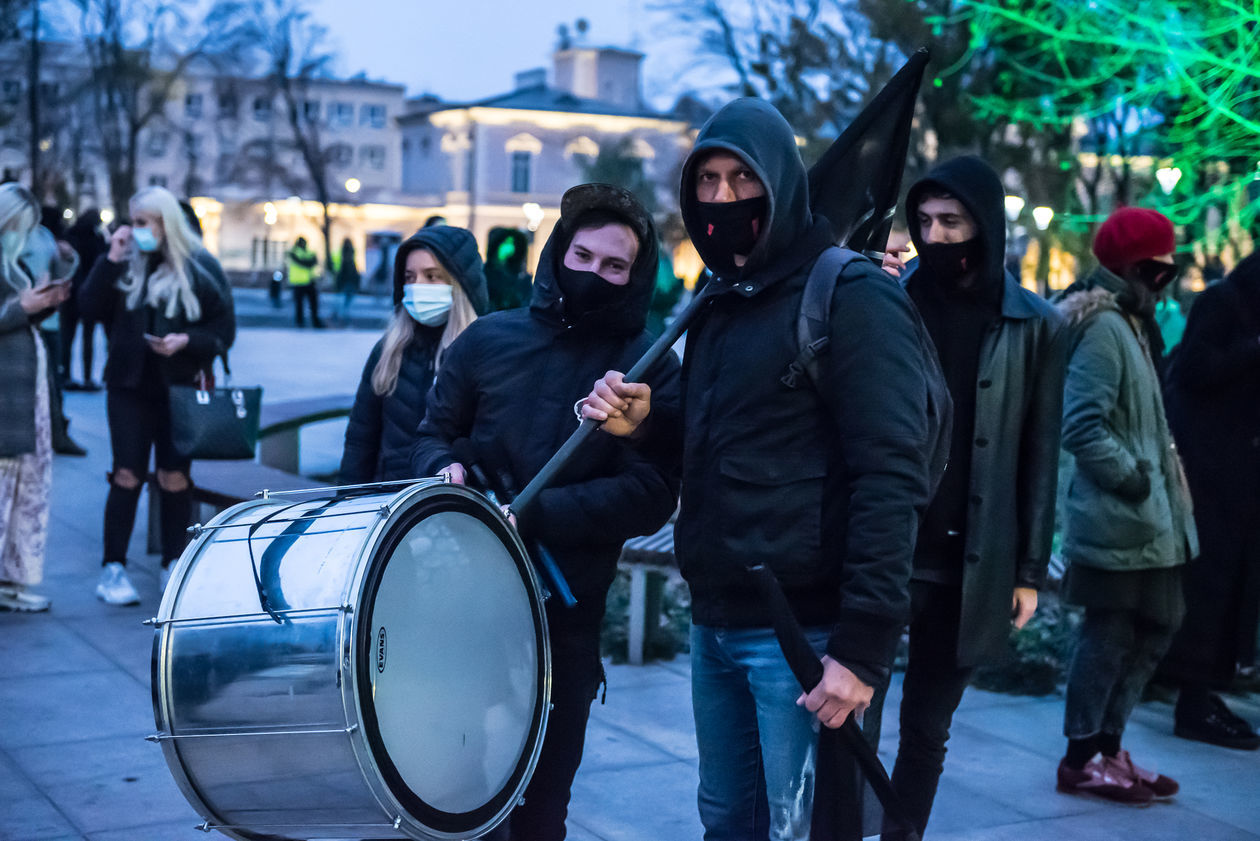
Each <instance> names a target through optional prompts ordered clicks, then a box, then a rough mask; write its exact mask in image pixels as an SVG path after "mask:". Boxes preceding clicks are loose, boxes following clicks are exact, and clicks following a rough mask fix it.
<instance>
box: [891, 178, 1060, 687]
mask: <svg viewBox="0 0 1260 841" xmlns="http://www.w3.org/2000/svg"><path fill="white" fill-rule="evenodd" d="M929 190H940V191H944V192H947V193H949V194H950V195H952V196H954V197H955V198H956V199H958V200H959V201H960V202H961V203H962V204H963V206H964V207H965V208H966V209H967V212H968V213H970V214H971V218H972V219H973V220H975V222H976V226H977V236H978V238H979V240H980V248H981V253H982V257H981V259H980V261H979V267H978V270H977V275H978V276H977V278H976V287H977V288H978V289H979V290H981V292H980V295H982V296H984V298H985V300H986V303H984V304H982V305H981V306H984V307H988V306H990V305H991V306H992V316H991V318H989V319H988V325H987V328H986V329H985V330H984V333H983V337H982V339H981V341H980V345H979V357H978V360H977V362H978V364H977V365H976V367H975V369H974V370H972V371H970V372H969V374H968V378H967V381H966V382H963V381H961V380H962V379H964V378H962V377H960V376H958V373H959V372H958V371H957V370H954V371H953V372H951V371H949V370H947V377H948V379H949V381H950V391H951V396H953V398H954V409H955V413H954V439H953V444H952V446H951V448H950V449H951V451H950V461H949V468H948V469H947V471H946V475H945V479H944V480H943V482H942V485H941V488H940V489H939V490H938V492H937V496H936V498H935V499H934V500H933V502H932V505H931V506H930V507H929V509H928V512H927V514H926V516H925V517H924V522H923V534H921V535H920V538H919V543H918V546H917V547H916V576H917V577H924V578H930V577H931V575H932V573H930V572H928V570H927V569H923V567H927V566H934V564H932V565H930V564H925V563H924V561H925V560H927V559H926V558H925V557H924V554H923V553H924V552H925V551H932V550H933V549H934V548H935V547H939V546H941V545H944V544H945V543H946V536H945V534H944V531H945V529H947V528H952V529H957V530H958V531H960V532H961V538H960V539H961V550H962V552H961V569H960V570H957V571H954V572H956V573H958V574H960V576H961V587H962V610H961V615H960V622H959V638H958V649H957V656H958V664H959V665H960V666H964V667H966V666H973V665H976V664H977V663H979V662H980V661H982V660H984V659H987V658H990V657H993V656H996V655H999V654H1000V653H1001V652H1002V651H1004V650H1005V645H1006V641H1007V638H1008V637H1009V635H1010V613H1011V593H1012V591H1013V589H1014V588H1015V587H1030V588H1039V587H1040V586H1041V585H1042V584H1043V582H1044V580H1045V570H1046V566H1047V563H1048V561H1049V557H1050V546H1051V541H1052V538H1053V535H1054V513H1055V492H1056V488H1057V485H1058V472H1059V471H1058V458H1059V428H1060V420H1061V418H1062V403H1063V377H1064V371H1065V366H1066V339H1067V336H1066V333H1065V332H1064V330H1063V318H1062V316H1060V315H1059V314H1058V312H1056V311H1055V309H1054V307H1052V306H1051V305H1050V304H1049V303H1048V302H1046V301H1045V300H1043V299H1042V298H1041V296H1039V295H1037V294H1035V293H1033V292H1030V291H1029V290H1027V289H1024V288H1023V287H1022V286H1020V285H1019V283H1018V282H1017V281H1016V280H1015V278H1014V277H1013V276H1011V274H1010V273H1009V272H1007V271H1006V269H1005V267H1004V257H1005V253H1006V220H1005V216H1004V204H1003V197H1004V195H1005V190H1004V189H1003V188H1002V182H1001V181H1000V180H999V179H998V176H997V173H995V172H994V171H993V169H992V168H991V167H989V165H988V164H986V163H985V162H984V161H982V160H980V159H979V158H976V157H972V156H967V157H962V158H955V159H953V160H950V161H947V162H945V163H943V164H941V165H940V166H938V167H936V168H935V169H933V170H932V171H931V172H929V173H928V175H927V176H926V177H925V178H924V179H923V180H921V181H919V182H917V183H916V184H914V186H912V187H911V188H910V191H909V194H908V197H907V200H906V216H907V219H906V224H907V227H908V230H909V231H910V233H911V237H912V238H913V239H914V242H915V245H916V246H920V245H921V239H920V231H919V224H918V221H917V219H916V215H917V211H918V208H919V205H920V204H921V203H922V201H923V196H924V193H925V192H927V191H929ZM902 283H903V284H904V285H905V287H906V290H907V291H908V292H909V293H910V296H911V298H913V299H914V300H915V301H916V302H917V301H920V300H921V299H923V298H924V297H926V296H930V295H932V294H933V293H936V291H937V290H936V289H933V288H931V287H930V286H929V285H930V284H934V283H935V279H934V278H932V277H930V276H929V275H928V274H927V272H926V270H925V269H924V267H923V264H922V263H918V264H917V265H916V266H914V267H913V268H912V270H910V271H909V272H907V273H906V274H905V275H903V278H902ZM929 300H930V299H929ZM925 321H927V322H928V326H929V332H931V333H932V334H933V337H934V339H935V338H936V337H937V336H941V337H942V338H944V339H946V340H948V338H949V335H948V331H949V329H950V327H951V325H950V324H948V323H945V324H940V323H936V324H934V323H933V322H932V320H931V319H929V318H927V317H925ZM933 328H934V329H933ZM941 351H942V352H941V356H942V362H943V363H946V364H947V365H948V363H949V360H947V359H946V354H945V352H944V349H943V348H942V349H941ZM972 352H974V349H973V351H972ZM953 367H954V368H955V369H957V368H958V363H957V361H956V360H955V361H954V365H953ZM951 373H952V375H951ZM960 410H961V411H960ZM951 503H952V505H951ZM942 506H949V508H948V510H947V511H946V510H940V508H941V507H942ZM934 531H935V532H936V533H933V532H934ZM928 547H932V549H929V548H928ZM938 571H939V570H938ZM955 580H957V579H955Z"/></svg>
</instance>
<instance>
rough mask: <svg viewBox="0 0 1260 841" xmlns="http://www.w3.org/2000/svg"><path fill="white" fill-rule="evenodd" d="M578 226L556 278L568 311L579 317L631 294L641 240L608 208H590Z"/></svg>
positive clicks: (604, 307) (569, 315)
mask: <svg viewBox="0 0 1260 841" xmlns="http://www.w3.org/2000/svg"><path fill="white" fill-rule="evenodd" d="M575 227H576V230H575V231H574V233H573V237H572V239H570V240H569V245H568V248H566V249H565V252H564V260H563V261H562V262H561V264H560V266H558V267H557V269H556V281H557V283H558V284H559V286H560V291H561V292H562V293H563V294H564V299H565V305H564V306H565V312H566V315H567V316H568V317H569V318H571V319H573V320H575V321H577V320H580V319H582V318H583V317H584V316H587V315H590V314H592V313H597V312H600V311H604V310H609V309H614V308H616V307H618V306H619V305H620V304H621V303H622V301H623V299H624V298H625V297H626V296H627V295H628V294H629V292H630V289H629V283H630V270H631V268H632V267H633V266H634V261H635V258H636V257H637V256H638V253H639V240H638V238H637V237H636V236H635V233H634V231H633V230H632V229H631V228H630V226H629V225H627V224H626V223H625V222H624V221H623V220H622V219H621V218H620V217H618V216H617V215H616V214H614V213H611V212H607V211H601V210H591V211H587V212H586V213H585V214H583V215H582V216H581V217H579V219H578V222H577V225H576V226H575Z"/></svg>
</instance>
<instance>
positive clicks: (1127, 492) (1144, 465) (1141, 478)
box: [1116, 458, 1151, 503]
mask: <svg viewBox="0 0 1260 841" xmlns="http://www.w3.org/2000/svg"><path fill="white" fill-rule="evenodd" d="M1150 495H1151V463H1150V462H1149V461H1147V460H1146V459H1144V458H1143V459H1138V463H1137V467H1136V468H1135V469H1134V470H1133V472H1132V473H1130V474H1129V475H1128V476H1125V477H1124V481H1122V482H1121V483H1120V484H1119V485H1117V486H1116V496H1118V497H1120V498H1121V499H1123V500H1124V501H1125V502H1133V503H1138V502H1145V501H1146V498H1147V497H1148V496H1150Z"/></svg>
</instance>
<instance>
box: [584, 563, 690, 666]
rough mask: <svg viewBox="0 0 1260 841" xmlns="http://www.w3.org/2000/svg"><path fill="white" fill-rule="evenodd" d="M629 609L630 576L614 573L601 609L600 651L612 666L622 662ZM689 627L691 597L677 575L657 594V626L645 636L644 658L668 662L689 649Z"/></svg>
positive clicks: (624, 652) (620, 571)
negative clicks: (659, 598) (659, 610)
mask: <svg viewBox="0 0 1260 841" xmlns="http://www.w3.org/2000/svg"><path fill="white" fill-rule="evenodd" d="M629 606H630V574H629V573H628V572H626V571H625V570H624V569H619V570H617V577H616V578H615V579H614V580H613V584H612V587H611V588H610V589H609V590H608V601H607V602H606V606H605V610H604V626H603V629H602V631H601V638H600V648H601V653H602V654H603V655H604V656H605V657H611V658H612V660H613V662H614V663H624V662H626V655H627V643H628V640H629V628H628V624H627V621H626V619H627V615H628V613H627V611H628V608H629ZM690 626H691V594H690V593H689V592H688V590H687V585H686V584H685V583H684V582H683V580H682V579H681V578H679V577H678V576H677V575H672V576H669V577H668V578H667V579H666V581H665V583H664V587H663V589H662V592H661V624H660V626H659V627H658V628H655V629H653V630H652V631H651V632H650V633H649V634H648V640H647V644H646V646H645V650H644V657H645V658H647V659H652V660H672V659H674V656H675V655H676V654H686V653H687V652H688V651H690V650H691V648H690V643H689V637H688V635H689V628H690Z"/></svg>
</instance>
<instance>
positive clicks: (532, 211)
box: [521, 201, 543, 233]
mask: <svg viewBox="0 0 1260 841" xmlns="http://www.w3.org/2000/svg"><path fill="white" fill-rule="evenodd" d="M521 213H524V214H525V227H527V228H529V230H530V233H533V232H534V231H537V230H538V226H539V225H541V224H542V220H543V209H542V205H540V204H539V203H538V202H536V201H527V202H525V203H524V204H523V205H521Z"/></svg>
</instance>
